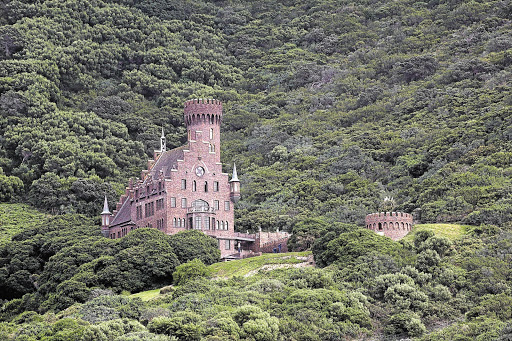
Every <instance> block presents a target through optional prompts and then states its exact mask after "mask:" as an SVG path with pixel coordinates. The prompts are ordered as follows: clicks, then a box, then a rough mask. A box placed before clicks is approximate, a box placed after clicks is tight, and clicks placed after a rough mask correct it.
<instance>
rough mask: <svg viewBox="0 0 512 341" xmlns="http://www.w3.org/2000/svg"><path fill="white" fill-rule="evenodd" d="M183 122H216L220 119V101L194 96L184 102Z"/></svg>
mask: <svg viewBox="0 0 512 341" xmlns="http://www.w3.org/2000/svg"><path fill="white" fill-rule="evenodd" d="M184 115H185V123H186V125H187V126H189V125H193V124H201V123H208V124H218V125H220V123H221V120H222V102H221V101H219V100H216V99H210V98H196V99H192V100H189V101H186V102H185V109H184Z"/></svg>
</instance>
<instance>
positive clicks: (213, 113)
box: [101, 99, 288, 259]
mask: <svg viewBox="0 0 512 341" xmlns="http://www.w3.org/2000/svg"><path fill="white" fill-rule="evenodd" d="M184 115H185V125H186V127H187V134H188V139H187V144H186V145H184V146H182V147H179V148H175V149H172V150H167V149H166V141H165V136H164V132H163V130H162V137H161V140H160V150H156V151H155V152H154V157H153V159H152V160H149V161H148V167H147V170H143V171H142V172H141V176H140V179H138V180H137V181H135V182H134V181H132V180H130V182H129V185H128V187H127V188H126V192H125V194H124V195H122V196H121V198H120V200H119V202H118V203H117V205H116V209H115V210H114V212H113V213H112V214H111V213H110V211H109V209H108V203H107V202H106V198H105V203H104V209H103V212H102V213H101V216H102V233H103V235H104V236H105V237H107V238H112V239H115V238H121V237H124V236H126V235H127V234H128V233H129V232H130V231H132V230H134V229H136V228H139V227H151V228H156V229H158V230H160V231H162V232H164V233H166V234H174V233H178V232H180V231H184V230H188V229H196V230H201V231H203V232H204V233H205V234H207V235H209V236H211V237H213V238H216V239H217V240H218V245H219V249H220V250H221V258H223V259H229V258H243V257H246V256H248V255H252V254H258V253H259V252H264V251H267V250H271V251H270V252H285V251H286V241H287V239H288V235H287V234H286V233H283V232H277V233H264V232H260V233H257V234H248V233H238V232H235V230H234V204H235V203H236V202H237V201H238V200H239V199H240V181H239V180H238V176H237V172H236V166H233V174H232V176H231V179H229V175H228V174H227V173H223V172H222V163H221V162H220V124H221V122H222V103H221V102H220V101H217V100H213V99H195V100H190V101H187V102H185V108H184ZM274 244H275V245H274Z"/></svg>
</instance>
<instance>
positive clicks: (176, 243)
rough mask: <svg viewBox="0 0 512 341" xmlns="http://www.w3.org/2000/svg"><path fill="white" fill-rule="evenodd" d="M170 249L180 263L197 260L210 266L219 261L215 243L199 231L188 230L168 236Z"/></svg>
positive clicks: (218, 252)
mask: <svg viewBox="0 0 512 341" xmlns="http://www.w3.org/2000/svg"><path fill="white" fill-rule="evenodd" d="M169 243H170V245H171V247H172V249H173V250H174V252H175V253H176V255H177V256H178V259H179V261H180V263H186V262H188V261H191V260H194V259H199V260H201V261H202V262H203V263H204V264H206V265H210V264H213V263H215V262H218V261H219V260H220V250H219V247H218V245H217V242H216V241H215V239H213V238H212V237H209V236H207V235H205V234H204V233H202V232H201V231H196V230H189V231H183V232H179V233H176V234H174V235H172V236H170V241H169Z"/></svg>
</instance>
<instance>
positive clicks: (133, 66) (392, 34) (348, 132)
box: [0, 0, 512, 230]
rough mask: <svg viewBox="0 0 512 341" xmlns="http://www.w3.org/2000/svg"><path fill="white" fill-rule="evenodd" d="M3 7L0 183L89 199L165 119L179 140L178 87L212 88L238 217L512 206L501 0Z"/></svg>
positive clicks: (88, 206) (352, 218) (507, 50)
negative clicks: (235, 171) (221, 106)
mask: <svg viewBox="0 0 512 341" xmlns="http://www.w3.org/2000/svg"><path fill="white" fill-rule="evenodd" d="M2 11H3V15H2V16H1V18H2V19H1V20H2V24H3V26H1V28H0V30H1V35H0V36H1V37H2V38H1V39H2V42H3V44H2V49H0V59H1V60H0V83H1V84H2V85H1V87H0V113H1V117H2V122H1V124H0V133H1V135H2V136H3V138H2V140H1V141H0V142H1V148H2V149H1V152H2V157H1V159H0V161H1V162H0V166H1V167H2V168H3V170H4V172H5V174H6V180H5V181H4V182H2V185H1V186H0V187H1V188H0V190H1V191H4V192H8V193H11V192H12V191H13V188H14V192H15V193H14V194H12V195H14V196H16V195H18V196H21V197H22V198H23V200H25V201H30V202H31V203H32V204H33V205H35V206H37V207H39V208H42V209H45V210H48V211H50V212H54V213H59V212H70V211H71V212H73V211H74V212H79V213H86V214H90V215H94V214H96V212H98V211H99V210H100V208H101V207H100V206H101V200H100V198H101V196H102V193H104V192H105V191H107V192H108V193H109V196H110V199H111V200H115V199H114V198H115V197H116V194H115V193H114V190H116V189H117V190H120V189H122V188H123V187H124V185H125V184H126V181H127V180H126V179H127V177H129V176H135V175H137V174H138V171H139V170H140V169H142V168H143V167H144V162H145V158H147V156H148V154H149V153H150V151H151V150H152V149H153V148H155V147H156V144H157V141H158V132H159V127H160V126H161V125H163V126H164V127H165V129H166V132H167V139H168V141H170V142H169V145H170V146H171V147H172V146H178V145H180V144H181V143H182V142H183V141H184V139H185V134H184V128H183V121H182V103H183V102H184V101H185V100H186V99H189V98H195V97H215V98H218V99H220V100H222V101H223V102H224V103H225V119H224V124H223V129H224V132H223V160H224V162H225V163H226V165H227V166H226V167H227V168H229V167H230V166H229V165H230V164H231V162H232V161H236V162H237V164H239V168H240V173H241V174H240V175H241V179H242V185H243V193H242V194H243V197H244V198H243V200H242V201H241V202H240V204H239V211H238V212H239V214H238V227H239V228H240V229H242V230H247V229H249V230H251V229H257V228H258V227H259V226H261V227H263V228H272V229H273V228H276V227H280V228H287V229H291V228H293V226H294V225H295V224H296V223H297V222H300V221H301V220H302V219H303V218H304V217H307V216H311V215H313V216H322V217H324V218H325V219H326V220H327V221H329V222H332V221H345V222H356V223H359V224H361V223H362V222H363V217H364V215H365V214H366V213H368V212H371V211H374V210H376V209H378V208H379V206H380V205H381V202H382V198H383V197H384V196H393V197H394V198H395V200H396V202H395V207H396V208H397V209H400V210H405V211H412V210H413V209H416V208H420V209H421V218H422V220H423V221H424V222H452V221H464V222H467V223H471V224H480V223H482V222H487V223H493V224H505V223H507V222H509V221H510V220H511V217H512V216H511V214H512V210H511V206H510V199H509V196H510V192H511V188H512V187H511V184H510V172H511V168H510V164H511V162H510V158H511V155H512V154H511V152H512V150H511V143H510V140H511V136H512V135H511V134H512V131H511V130H510V125H511V124H510V123H511V122H510V120H511V104H512V97H511V95H510V86H511V85H510V84H511V82H510V79H511V77H510V76H511V74H510V72H511V62H512V57H511V56H512V50H511V48H512V40H511V38H510V28H511V23H510V20H509V18H510V14H511V11H512V10H511V6H510V3H509V2H507V1H486V2H466V1H450V2H447V1H429V2H414V1H406V0H400V1H394V2H392V3H390V2H387V1H372V2H366V1H363V2H361V1H349V0H347V1H343V2H342V3H339V2H332V1H308V2H306V3H304V2H303V1H285V2H278V3H276V2H274V1H257V2H251V1H244V2H230V1H216V2H206V1H196V2H194V3H192V2H187V1H184V2H164V1H156V2H155V1H142V2H132V1H115V2H114V1H112V2H109V1H94V2H92V1H86V0H82V1H64V2H62V1H39V2H38V3H37V4H34V3H33V2H31V1H15V2H8V3H7V4H6V6H4V7H2ZM226 170H228V169H226ZM9 176H10V177H9ZM17 179H21V180H22V181H23V183H24V187H23V186H19V182H17V181H19V180H17ZM13 183H14V184H15V185H14V186H13ZM7 187H9V189H7ZM9 191H10V192H9ZM27 194H28V195H27ZM12 195H11V194H9V195H7V196H4V200H9V198H10V197H11V196H12Z"/></svg>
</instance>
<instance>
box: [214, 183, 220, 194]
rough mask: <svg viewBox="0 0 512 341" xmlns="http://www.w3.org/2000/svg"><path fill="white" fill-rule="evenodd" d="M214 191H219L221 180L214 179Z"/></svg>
mask: <svg viewBox="0 0 512 341" xmlns="http://www.w3.org/2000/svg"><path fill="white" fill-rule="evenodd" d="M213 191H214V192H218V191H219V182H218V181H214V182H213Z"/></svg>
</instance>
